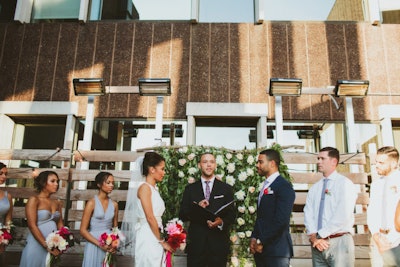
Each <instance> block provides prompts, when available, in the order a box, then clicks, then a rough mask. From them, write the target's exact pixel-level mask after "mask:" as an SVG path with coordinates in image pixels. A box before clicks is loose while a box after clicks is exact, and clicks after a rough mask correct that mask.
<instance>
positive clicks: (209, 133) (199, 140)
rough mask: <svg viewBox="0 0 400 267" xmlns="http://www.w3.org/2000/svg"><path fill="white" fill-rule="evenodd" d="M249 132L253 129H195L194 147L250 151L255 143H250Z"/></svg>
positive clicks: (203, 127)
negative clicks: (246, 149)
mask: <svg viewBox="0 0 400 267" xmlns="http://www.w3.org/2000/svg"><path fill="white" fill-rule="evenodd" d="M250 130H255V128H254V127H250V128H249V127H205V126H201V127H196V145H197V146H200V145H203V146H215V147H225V148H228V149H243V148H248V149H252V148H255V147H256V142H254V141H253V142H250V138H249V137H250Z"/></svg>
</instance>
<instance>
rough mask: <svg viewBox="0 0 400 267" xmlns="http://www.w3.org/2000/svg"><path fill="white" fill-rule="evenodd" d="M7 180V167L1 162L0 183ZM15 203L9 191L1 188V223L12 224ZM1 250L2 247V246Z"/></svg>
mask: <svg viewBox="0 0 400 267" xmlns="http://www.w3.org/2000/svg"><path fill="white" fill-rule="evenodd" d="M6 180H7V167H6V165H5V164H4V163H2V162H0V185H1V184H4V183H5V182H6ZM12 211H13V204H12V198H11V195H10V194H8V193H7V191H2V190H0V223H1V224H2V225H10V224H11V220H12ZM0 250H1V248H0Z"/></svg>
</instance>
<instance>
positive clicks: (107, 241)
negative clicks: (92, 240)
mask: <svg viewBox="0 0 400 267" xmlns="http://www.w3.org/2000/svg"><path fill="white" fill-rule="evenodd" d="M124 240H125V236H124V235H123V234H122V232H121V231H120V230H119V229H118V228H117V227H114V228H113V229H112V230H111V233H109V234H107V233H103V234H102V235H101V236H100V239H99V242H100V245H101V246H104V245H108V246H111V247H112V248H113V249H115V250H117V249H118V247H119V245H120V242H123V241H124ZM114 264H115V257H114V253H111V252H106V256H105V257H104V260H103V264H102V267H113V266H114Z"/></svg>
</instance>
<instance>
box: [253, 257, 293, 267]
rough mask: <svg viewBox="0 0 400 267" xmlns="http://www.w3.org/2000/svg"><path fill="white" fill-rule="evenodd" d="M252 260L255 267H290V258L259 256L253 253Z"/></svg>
mask: <svg viewBox="0 0 400 267" xmlns="http://www.w3.org/2000/svg"><path fill="white" fill-rule="evenodd" d="M254 260H255V262H256V266H257V267H290V258H282V257H263V258H262V257H260V254H258V255H255V257H254Z"/></svg>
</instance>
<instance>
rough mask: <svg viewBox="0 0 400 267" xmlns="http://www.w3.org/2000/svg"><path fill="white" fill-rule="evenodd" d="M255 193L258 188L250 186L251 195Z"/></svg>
mask: <svg viewBox="0 0 400 267" xmlns="http://www.w3.org/2000/svg"><path fill="white" fill-rule="evenodd" d="M254 191H256V188H255V187H254V186H249V193H250V194H253V193H254Z"/></svg>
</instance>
